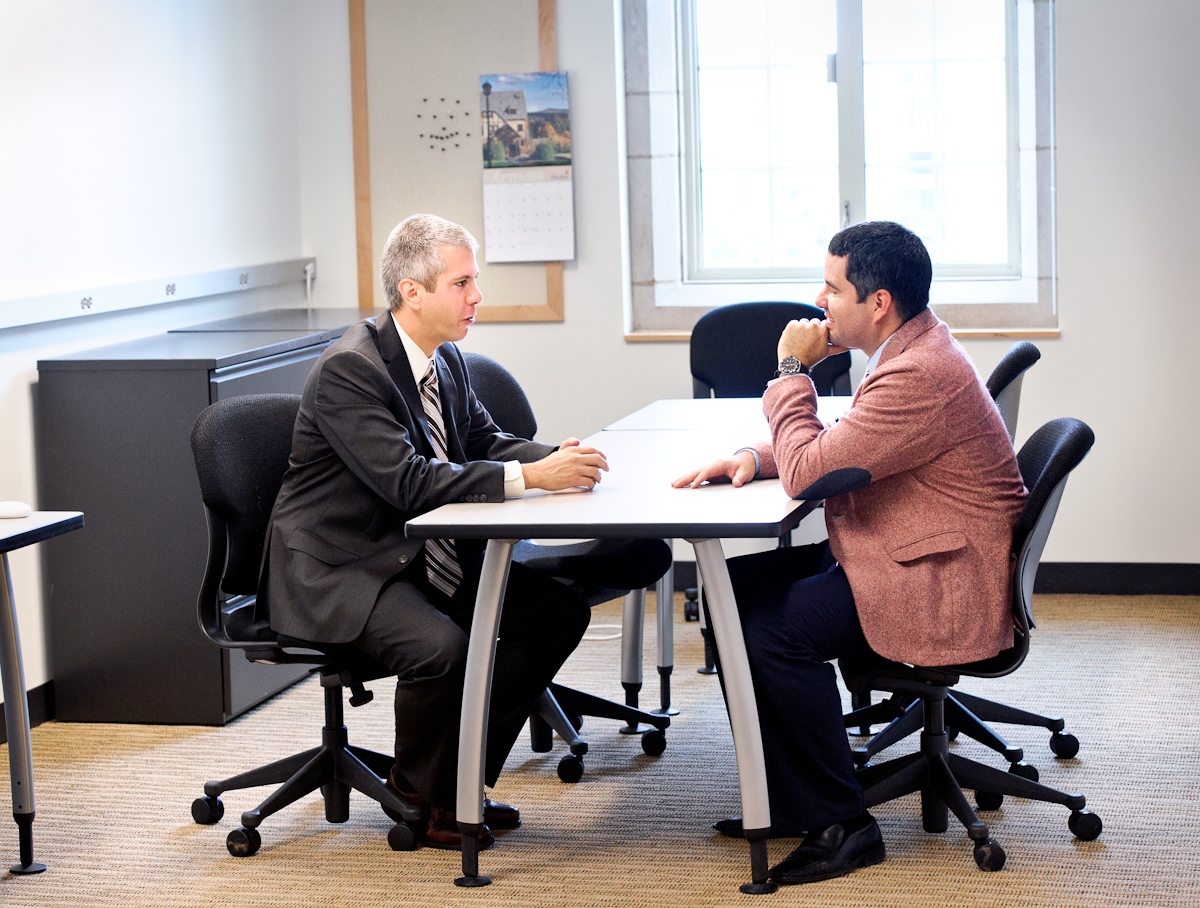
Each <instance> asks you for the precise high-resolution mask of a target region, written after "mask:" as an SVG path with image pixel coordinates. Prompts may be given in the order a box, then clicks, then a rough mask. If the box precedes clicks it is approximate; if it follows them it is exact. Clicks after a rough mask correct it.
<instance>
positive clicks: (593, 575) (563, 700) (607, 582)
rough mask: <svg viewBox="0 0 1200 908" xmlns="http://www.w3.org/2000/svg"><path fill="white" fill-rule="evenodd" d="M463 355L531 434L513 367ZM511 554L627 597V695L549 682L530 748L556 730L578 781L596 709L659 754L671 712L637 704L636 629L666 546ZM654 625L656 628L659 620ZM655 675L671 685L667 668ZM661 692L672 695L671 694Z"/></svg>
mask: <svg viewBox="0 0 1200 908" xmlns="http://www.w3.org/2000/svg"><path fill="white" fill-rule="evenodd" d="M463 359H464V361H465V362H466V364H467V371H468V373H469V374H470V378H471V388H472V390H474V392H475V396H476V397H477V398H479V401H480V403H482V404H483V406H484V409H486V410H487V411H488V414H489V415H490V416H491V417H492V420H493V422H495V423H496V425H497V426H499V427H500V428H501V429H503V430H504V431H505V432H509V433H511V434H513V435H517V436H520V437H521V438H533V436H534V435H535V434H536V433H537V420H536V418H535V417H534V415H533V408H532V407H531V406H530V405H529V398H528V397H526V395H525V391H524V390H523V389H522V388H521V385H520V383H519V382H518V381H517V380H516V378H514V377H513V375H512V373H511V372H509V371H508V370H507V369H505V368H504V367H503V366H502V365H500V364H499V363H498V362H496V361H495V360H493V359H490V358H489V357H487V356H484V355H483V354H480V353H464V354H463ZM513 560H514V561H518V562H520V563H521V564H524V565H525V566H526V567H530V568H533V569H534V570H536V571H540V572H541V573H543V574H548V575H549V576H551V577H554V578H556V579H558V580H560V581H562V582H564V583H567V584H570V585H571V586H573V587H575V589H576V590H577V591H578V592H579V593H580V594H581V595H582V596H583V598H584V599H585V601H587V603H588V604H589V605H599V604H600V603H601V602H607V601H609V600H610V599H615V598H617V597H618V596H624V597H625V609H624V611H625V616H624V621H623V628H624V632H623V634H622V654H621V655H622V686H623V687H624V688H625V699H626V702H625V703H624V704H620V703H613V702H612V701H611V700H605V699H603V698H601V697H596V696H593V695H592V694H587V693H584V692H583V691H578V690H575V689H573V688H569V687H564V686H563V685H560V684H552V685H550V688H549V689H548V690H547V691H546V693H545V694H543V695H542V698H541V701H540V702H539V704H538V709H537V710H536V711H535V712H534V714H533V716H532V717H531V718H530V732H531V736H532V738H533V741H532V744H533V749H534V751H536V752H539V753H545V752H548V751H549V750H550V749H551V746H552V737H551V732H552V731H554V732H557V733H558V734H559V736H560V737H562V738H563V740H564V741H566V742H567V746H568V749H569V750H570V753H569V754H568V755H567V756H565V757H563V758H562V760H560V761H559V765H558V775H559V778H561V779H562V780H563V781H564V782H576V781H578V780H579V779H580V777H581V776H582V774H583V769H584V764H583V755H584V754H585V753H587V748H588V745H587V742H586V741H584V740H583V739H582V738H581V737H580V736H579V734H578V731H579V727H580V724H581V722H582V718H583V717H584V716H596V717H600V718H606V719H616V720H618V721H621V722H624V723H625V725H624V726H623V727H622V729H621V730H622V731H623V732H626V733H630V734H640V735H641V736H642V750H643V751H645V752H646V753H647V754H650V755H651V756H657V755H658V754H661V753H662V752H663V751H664V750H665V749H666V746H667V740H666V736H665V734H664V733H663V732H664V730H665V729H666V728H667V727H668V726H669V725H670V724H671V720H670V718H669V716H668V715H665V714H657V713H650V712H646V711H643V710H641V709H638V692H639V691H640V689H641V686H642V682H641V642H642V638H641V629H642V621H643V617H644V613H645V601H646V598H645V597H646V588H647V587H649V586H653V585H654V584H655V583H656V582H657V581H658V580H659V579H660V578H662V577H663V576H664V575H665V574H667V572H668V571H669V570H670V568H671V549H670V547H669V546H668V545H667V544H666V543H665V542H663V541H662V540H661V539H628V540H626V539H591V540H588V541H586V542H578V543H572V544H568V545H537V544H535V543H533V542H531V541H529V540H524V541H521V542H518V543H517V544H516V545H515V546H514V547H513ZM670 607H671V603H670V602H669V601H667V602H666V603H665V604H660V611H661V609H662V608H666V609H668V610H669V609H670ZM668 614H669V612H668ZM659 626H660V629H661V627H662V623H661V622H660V625H659ZM660 636H661V634H660ZM660 677H661V678H662V683H663V684H664V685H665V686H666V687H665V690H667V691H669V685H670V678H669V669H668V673H666V674H661V675H660ZM664 697H665V698H666V699H669V694H665V695H664Z"/></svg>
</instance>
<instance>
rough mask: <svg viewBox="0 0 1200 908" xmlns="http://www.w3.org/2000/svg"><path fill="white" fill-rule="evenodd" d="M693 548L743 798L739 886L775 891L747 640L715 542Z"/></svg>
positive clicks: (699, 541)
mask: <svg viewBox="0 0 1200 908" xmlns="http://www.w3.org/2000/svg"><path fill="white" fill-rule="evenodd" d="M688 542H690V543H692V545H693V546H694V547H695V549H696V565H697V567H698V568H699V570H700V573H701V574H702V575H703V577H704V589H705V594H706V595H707V596H708V605H709V612H710V614H711V617H712V625H713V627H712V630H713V634H714V635H715V636H716V641H717V648H718V649H719V650H720V653H721V670H722V672H723V673H724V677H725V693H726V697H727V699H728V702H729V724H730V726H731V727H732V728H733V747H734V752H735V753H736V755H737V767H738V784H739V786H740V788H741V795H742V828H743V830H744V833H745V836H746V841H747V842H749V843H750V878H751V882H749V883H745V884H743V885H742V886H741V891H742V892H745V893H750V894H757V893H765V892H774V891H775V889H776V888H777V887H776V886H775V884H774V883H770V882H768V881H767V869H768V864H769V861H768V853H767V837H768V835H769V833H770V831H771V805H770V802H769V801H768V799H767V768H766V762H765V761H764V759H763V748H762V733H761V729H760V727H759V723H758V705H757V703H756V701H755V699H754V683H753V681H752V679H751V677H750V663H749V661H748V660H747V658H746V641H745V638H744V637H743V636H742V623H741V620H740V619H739V617H738V610H737V602H736V601H735V600H734V597H733V585H732V584H731V583H730V581H729V569H728V568H727V567H726V566H725V553H724V552H723V551H722V549H721V540H719V539H689V540H688Z"/></svg>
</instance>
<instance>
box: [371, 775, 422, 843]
mask: <svg viewBox="0 0 1200 908" xmlns="http://www.w3.org/2000/svg"><path fill="white" fill-rule="evenodd" d="M400 779H401V783H402V784H397V782H396V769H395V767H393V768H392V771H391V772H389V773H388V777H387V779H386V780H384V783H383V784H384V785H385V786H387V790H388V791H390V792H391V793H392V794H394V795H395V796H396V797H398V798H399V799H400V800H401V801H404V803H406V804H408V805H409V806H411V807H415V808H416V809H417V810H419V811H420V812H421V817H420V819H419V820H406V819H405V818H404V817H403V815H402V814H401V813H400V812H399V811H396V810H392V809H391V808H390V807H387V806H386V805H384V804H380V805H379V806H380V807H382V808H383V812H384V813H386V814H387V815H388V817H390V818H391V820H392V822H395V823H409V824H410V825H414V826H415V825H418V824H420V823H423V822H424V821H425V820H427V819H428V818H429V804H428V802H426V800H425V799H424V798H423V797H421V796H420V795H419V794H417V793H416V792H415V791H405V790H404V789H406V788H411V787H412V785H411V784H409V782H408V780H407V779H405V778H404V777H403V776H401V777H400ZM417 832H418V835H419V834H420V829H418V830H417Z"/></svg>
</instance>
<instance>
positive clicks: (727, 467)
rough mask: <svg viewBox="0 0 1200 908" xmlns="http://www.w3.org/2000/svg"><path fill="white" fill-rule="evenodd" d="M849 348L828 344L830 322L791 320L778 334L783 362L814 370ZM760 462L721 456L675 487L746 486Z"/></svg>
mask: <svg viewBox="0 0 1200 908" xmlns="http://www.w3.org/2000/svg"><path fill="white" fill-rule="evenodd" d="M848 349H850V348H849V347H840V346H838V345H836V344H831V343H830V342H829V322H828V321H827V320H825V319H819V318H801V319H792V320H791V321H790V322H788V323H787V326H786V327H784V329H783V333H782V334H780V335H779V345H778V348H777V352H778V354H779V359H780V361H782V360H783V359H785V358H786V357H789V356H794V357H796V359H798V360H800V362H802V363H803V364H804V365H805V366H808V367H809V368H812V367H813V366H815V365H816V364H817V363H819V362H820V361H821V360H823V359H824V358H825V357H827V356H832V355H833V354H835V353H843V352H845V351H846V350H848ZM756 465H757V463H756V461H755V458H754V454H753V453H751V452H750V451H742V452H741V453H740V454H736V455H734V456H733V457H722V458H719V459H717V460H714V461H713V462H712V463H710V464H709V465H708V466H706V467H702V468H701V469H699V470H692V471H690V472H688V473H684V474H683V475H682V476H680V477H679V478H678V479H676V480H675V481H674V482H672V483H671V486H672V488H676V489H682V488H684V487H685V486H687V487H689V488H692V489H696V488H699V487H700V486H702V485H704V483H706V482H721V481H725V480H728V481H729V482H732V483H733V484H734V486H743V485H745V484H746V483H748V482H749V481H750V480H752V479H753V478H754V470H755V467H756Z"/></svg>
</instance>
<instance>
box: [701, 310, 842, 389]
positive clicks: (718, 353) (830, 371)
mask: <svg viewBox="0 0 1200 908" xmlns="http://www.w3.org/2000/svg"><path fill="white" fill-rule="evenodd" d="M824 317H825V310H824V309H821V308H820V307H818V306H810V305H809V304H807V303H787V302H762V303H731V304H730V305H728V306H719V307H718V308H716V309H713V310H711V311H710V312H706V313H705V314H704V315H702V316H701V317H700V320H699V321H697V322H696V326H695V327H694V328H692V341H691V351H690V352H691V368H692V391H693V394H692V396H693V397H762V394H763V391H764V390H766V387H767V382H769V381H770V380H771V379H772V378H774V377H775V370H776V367H777V366H778V365H779V361H778V359H777V357H776V346H777V345H778V343H779V335H780V334H782V333H783V329H784V327H785V326H786V325H787V323H788V322H790V321H792V319H800V318H824ZM809 374H810V376H811V377H812V380H813V384H815V385H816V386H817V393H818V394H820V395H822V396H827V395H830V394H843V395H844V394H850V393H851V388H850V354H849V353H838V354H835V355H834V356H828V357H826V358H825V359H823V360H821V362H819V363H817V365H816V366H814V367H813V368H812V370H811V371H810V373H809Z"/></svg>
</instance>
